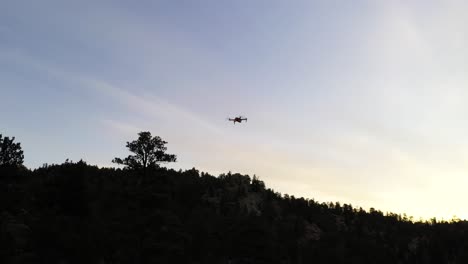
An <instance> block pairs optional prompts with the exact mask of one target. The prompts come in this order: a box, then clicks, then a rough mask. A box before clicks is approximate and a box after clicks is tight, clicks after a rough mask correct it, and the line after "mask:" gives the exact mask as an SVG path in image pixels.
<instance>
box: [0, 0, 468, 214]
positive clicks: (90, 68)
mask: <svg viewBox="0 0 468 264" xmlns="http://www.w3.org/2000/svg"><path fill="white" fill-rule="evenodd" d="M466 11H468V8H467V4H465V3H464V2H463V1H443V2H442V1H412V2H411V3H408V2H407V1H385V2H384V1H379V2H376V1H352V3H351V2H348V1H219V0H217V1H214V0H212V1H209V0H204V1H137V2H135V1H49V0H44V1H21V0H14V1H13V0H11V1H10V0H6V1H2V2H1V3H0V94H1V104H0V111H1V113H3V114H2V115H0V124H1V125H0V129H1V130H0V133H3V134H4V135H9V136H16V138H17V139H18V141H20V142H22V145H23V148H24V150H25V163H26V165H27V166H28V167H31V168H35V167H38V166H41V165H42V164H43V163H61V162H63V161H64V160H65V159H67V158H70V159H72V160H79V159H81V158H83V159H84V160H86V161H87V162H89V163H91V164H97V165H100V166H112V163H111V162H110V161H111V160H112V158H114V157H115V156H125V155H127V152H126V149H125V147H124V145H125V142H126V141H129V140H132V139H134V138H135V137H136V133H137V132H139V131H143V130H145V131H146V130H149V131H151V132H152V133H153V134H154V135H159V136H161V137H162V138H163V139H165V140H167V141H168V142H169V144H168V149H169V152H171V153H175V154H177V155H178V158H179V162H178V163H176V164H173V165H171V167H174V168H177V169H178V168H183V169H188V168H192V167H196V168H198V169H200V170H203V171H207V172H211V173H213V174H218V173H223V172H227V171H229V170H231V171H234V172H241V173H246V174H249V175H253V174H256V175H257V176H259V177H260V178H261V179H263V180H265V181H266V182H267V184H268V185H269V186H271V187H273V188H274V189H275V190H277V191H279V192H282V193H290V194H294V195H295V196H304V197H308V198H315V199H316V200H319V201H340V202H346V203H352V204H353V205H355V206H362V207H364V208H369V207H375V208H378V209H381V210H383V211H392V212H396V213H407V214H409V215H413V216H415V217H416V218H418V217H431V216H437V217H444V218H446V219H447V218H451V217H452V216H453V215H457V216H458V217H461V218H467V217H468V215H466V208H465V207H466V206H465V205H464V200H466V198H468V197H467V196H468V194H467V193H466V191H465V189H464V186H466V184H467V183H468V177H467V176H468V175H467V174H468V173H467V172H468V165H467V164H468V163H467V161H468V136H467V135H468V133H467V132H468V125H467V124H468V123H467V122H466V116H467V114H468V107H467V106H466V102H467V99H468V94H467V93H468V92H467V91H468V90H467V84H468V82H467V78H468V77H466V72H467V70H468V65H467V63H466V62H467V61H468V60H467V59H468V50H467V49H466V47H467V46H468V45H467V44H468V39H467V37H468V28H467V27H466V25H467V24H468V23H467V22H468V21H467V20H468V19H467V18H466V15H465V14H466ZM238 114H242V115H245V116H247V117H248V118H249V121H248V123H245V124H241V125H239V124H236V125H235V126H234V125H233V124H232V123H228V122H227V121H226V118H227V117H228V116H231V117H232V116H234V115H238ZM464 214H465V215H464Z"/></svg>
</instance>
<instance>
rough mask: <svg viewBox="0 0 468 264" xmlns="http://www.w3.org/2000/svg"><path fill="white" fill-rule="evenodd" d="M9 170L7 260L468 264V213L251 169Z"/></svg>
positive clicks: (1, 219)
mask: <svg viewBox="0 0 468 264" xmlns="http://www.w3.org/2000/svg"><path fill="white" fill-rule="evenodd" d="M0 175H1V176H0V244H1V245H2V246H0V263H101V264H104V263H231V264H234V263H468V250H467V249H468V233H467V232H468V224H467V223H466V222H463V221H451V222H450V223H449V222H436V221H429V222H411V221H410V220H409V219H407V218H406V217H402V216H400V215H396V214H386V215H384V214H383V213H382V212H380V211H377V210H374V209H371V210H370V212H366V211H364V210H362V209H360V208H353V207H352V206H351V205H348V204H342V205H341V204H340V203H338V202H336V203H319V202H317V201H314V200H309V199H304V198H296V197H294V196H289V195H281V194H279V193H277V192H275V191H273V190H271V189H268V188H266V187H265V184H264V183H263V182H262V181H260V180H259V179H258V178H256V177H250V176H248V175H240V174H232V173H228V174H222V175H220V176H218V177H214V176H212V175H209V174H206V173H200V172H199V171H197V170H196V169H191V170H187V171H174V170H169V169H165V168H159V169H154V170H152V171H150V172H145V173H141V172H138V171H132V170H121V169H108V168H101V169H100V168H97V167H95V166H90V165H87V164H86V163H84V162H81V161H80V162H78V163H72V162H66V163H64V164H61V165H50V166H43V167H42V168H39V169H36V170H33V171H31V170H27V169H8V168H3V169H1V171H0Z"/></svg>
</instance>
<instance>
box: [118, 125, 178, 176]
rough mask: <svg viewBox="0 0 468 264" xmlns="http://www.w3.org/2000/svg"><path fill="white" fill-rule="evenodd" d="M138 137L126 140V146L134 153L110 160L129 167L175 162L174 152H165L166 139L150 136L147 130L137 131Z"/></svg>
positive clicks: (154, 165) (146, 166) (155, 165)
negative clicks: (130, 140) (129, 140)
mask: <svg viewBox="0 0 468 264" xmlns="http://www.w3.org/2000/svg"><path fill="white" fill-rule="evenodd" d="M138 136H139V137H138V139H137V140H134V141H132V142H127V148H128V149H129V150H130V151H131V152H133V153H135V155H129V156H128V157H126V158H124V159H121V158H115V159H113V160H112V162H114V163H117V164H121V165H125V166H127V167H128V168H131V169H141V168H142V169H146V168H148V167H158V166H159V165H158V163H161V162H176V161H177V157H176V155H174V154H167V153H166V150H167V148H166V147H165V146H164V145H165V144H167V142H166V141H164V140H162V139H161V138H160V137H158V136H154V137H153V136H151V133H150V132H148V131H145V132H140V133H138Z"/></svg>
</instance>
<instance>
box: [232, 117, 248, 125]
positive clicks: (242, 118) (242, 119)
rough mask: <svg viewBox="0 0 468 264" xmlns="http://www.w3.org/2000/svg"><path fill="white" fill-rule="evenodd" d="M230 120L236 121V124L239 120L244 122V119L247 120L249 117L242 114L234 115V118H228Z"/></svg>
mask: <svg viewBox="0 0 468 264" xmlns="http://www.w3.org/2000/svg"><path fill="white" fill-rule="evenodd" d="M228 120H229V121H232V122H234V125H235V124H236V122H238V123H242V121H245V122H247V118H245V117H242V116H238V117H234V118H228Z"/></svg>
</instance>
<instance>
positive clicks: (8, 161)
mask: <svg viewBox="0 0 468 264" xmlns="http://www.w3.org/2000/svg"><path fill="white" fill-rule="evenodd" d="M13 141H15V137H12V138H9V137H3V136H2V134H0V166H18V165H22V164H23V160H24V155H23V150H22V149H21V143H19V142H18V143H14V142H13Z"/></svg>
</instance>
